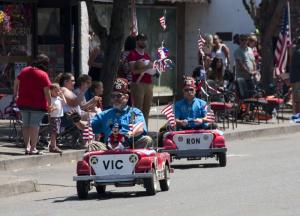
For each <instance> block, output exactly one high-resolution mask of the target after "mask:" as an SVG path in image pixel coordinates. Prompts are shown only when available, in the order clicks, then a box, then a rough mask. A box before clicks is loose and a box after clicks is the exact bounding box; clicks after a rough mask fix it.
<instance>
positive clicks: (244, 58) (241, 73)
mask: <svg viewBox="0 0 300 216" xmlns="http://www.w3.org/2000/svg"><path fill="white" fill-rule="evenodd" d="M239 42H240V45H239V47H238V48H237V50H236V51H235V53H234V58H235V62H236V76H237V78H244V79H245V80H246V82H247V85H248V87H249V89H253V88H254V87H253V83H252V80H251V77H252V76H253V75H255V74H256V63H255V57H254V55H253V52H252V49H251V48H250V47H248V35H245V34H241V35H240V37H239Z"/></svg>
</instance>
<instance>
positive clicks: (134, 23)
mask: <svg viewBox="0 0 300 216" xmlns="http://www.w3.org/2000/svg"><path fill="white" fill-rule="evenodd" d="M138 33H139V31H138V24H137V18H136V7H135V0H131V28H130V34H131V35H132V36H134V37H135V36H137V35H138Z"/></svg>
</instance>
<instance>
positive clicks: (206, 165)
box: [172, 163, 220, 169]
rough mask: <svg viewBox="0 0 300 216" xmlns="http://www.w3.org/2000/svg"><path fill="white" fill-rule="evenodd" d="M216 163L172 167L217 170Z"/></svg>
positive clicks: (173, 166)
mask: <svg viewBox="0 0 300 216" xmlns="http://www.w3.org/2000/svg"><path fill="white" fill-rule="evenodd" d="M218 167H220V166H219V164H218V163H205V164H176V165H172V168H174V169H192V168H218Z"/></svg>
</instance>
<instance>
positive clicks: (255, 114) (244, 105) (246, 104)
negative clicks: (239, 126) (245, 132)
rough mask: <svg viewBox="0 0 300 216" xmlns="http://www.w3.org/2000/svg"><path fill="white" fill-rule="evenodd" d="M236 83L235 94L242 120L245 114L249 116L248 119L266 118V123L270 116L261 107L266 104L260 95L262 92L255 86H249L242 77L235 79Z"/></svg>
mask: <svg viewBox="0 0 300 216" xmlns="http://www.w3.org/2000/svg"><path fill="white" fill-rule="evenodd" d="M236 85H237V95H238V102H239V107H240V111H239V114H240V116H241V118H242V121H243V120H244V118H245V117H246V116H248V117H249V120H251V119H253V120H254V121H255V119H257V120H258V124H260V120H262V119H264V120H266V123H267V121H268V120H269V119H271V117H272V116H269V115H267V113H264V109H263V107H264V106H266V105H267V104H268V102H267V100H266V98H264V97H262V95H263V92H262V91H260V90H259V89H257V88H256V87H254V88H251V86H250V85H249V84H248V83H247V82H246V80H245V79H244V78H237V79H236Z"/></svg>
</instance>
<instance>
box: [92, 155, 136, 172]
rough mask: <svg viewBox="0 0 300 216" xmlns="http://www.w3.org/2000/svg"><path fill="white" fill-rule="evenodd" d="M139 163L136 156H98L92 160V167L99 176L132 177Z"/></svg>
mask: <svg viewBox="0 0 300 216" xmlns="http://www.w3.org/2000/svg"><path fill="white" fill-rule="evenodd" d="M137 161H138V156H137V155H136V154H116V155H97V156H92V157H91V158H90V165H91V167H92V168H93V170H94V172H95V174H96V175H97V176H107V175H130V174H132V173H133V172H134V169H135V165H136V163H137Z"/></svg>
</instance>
